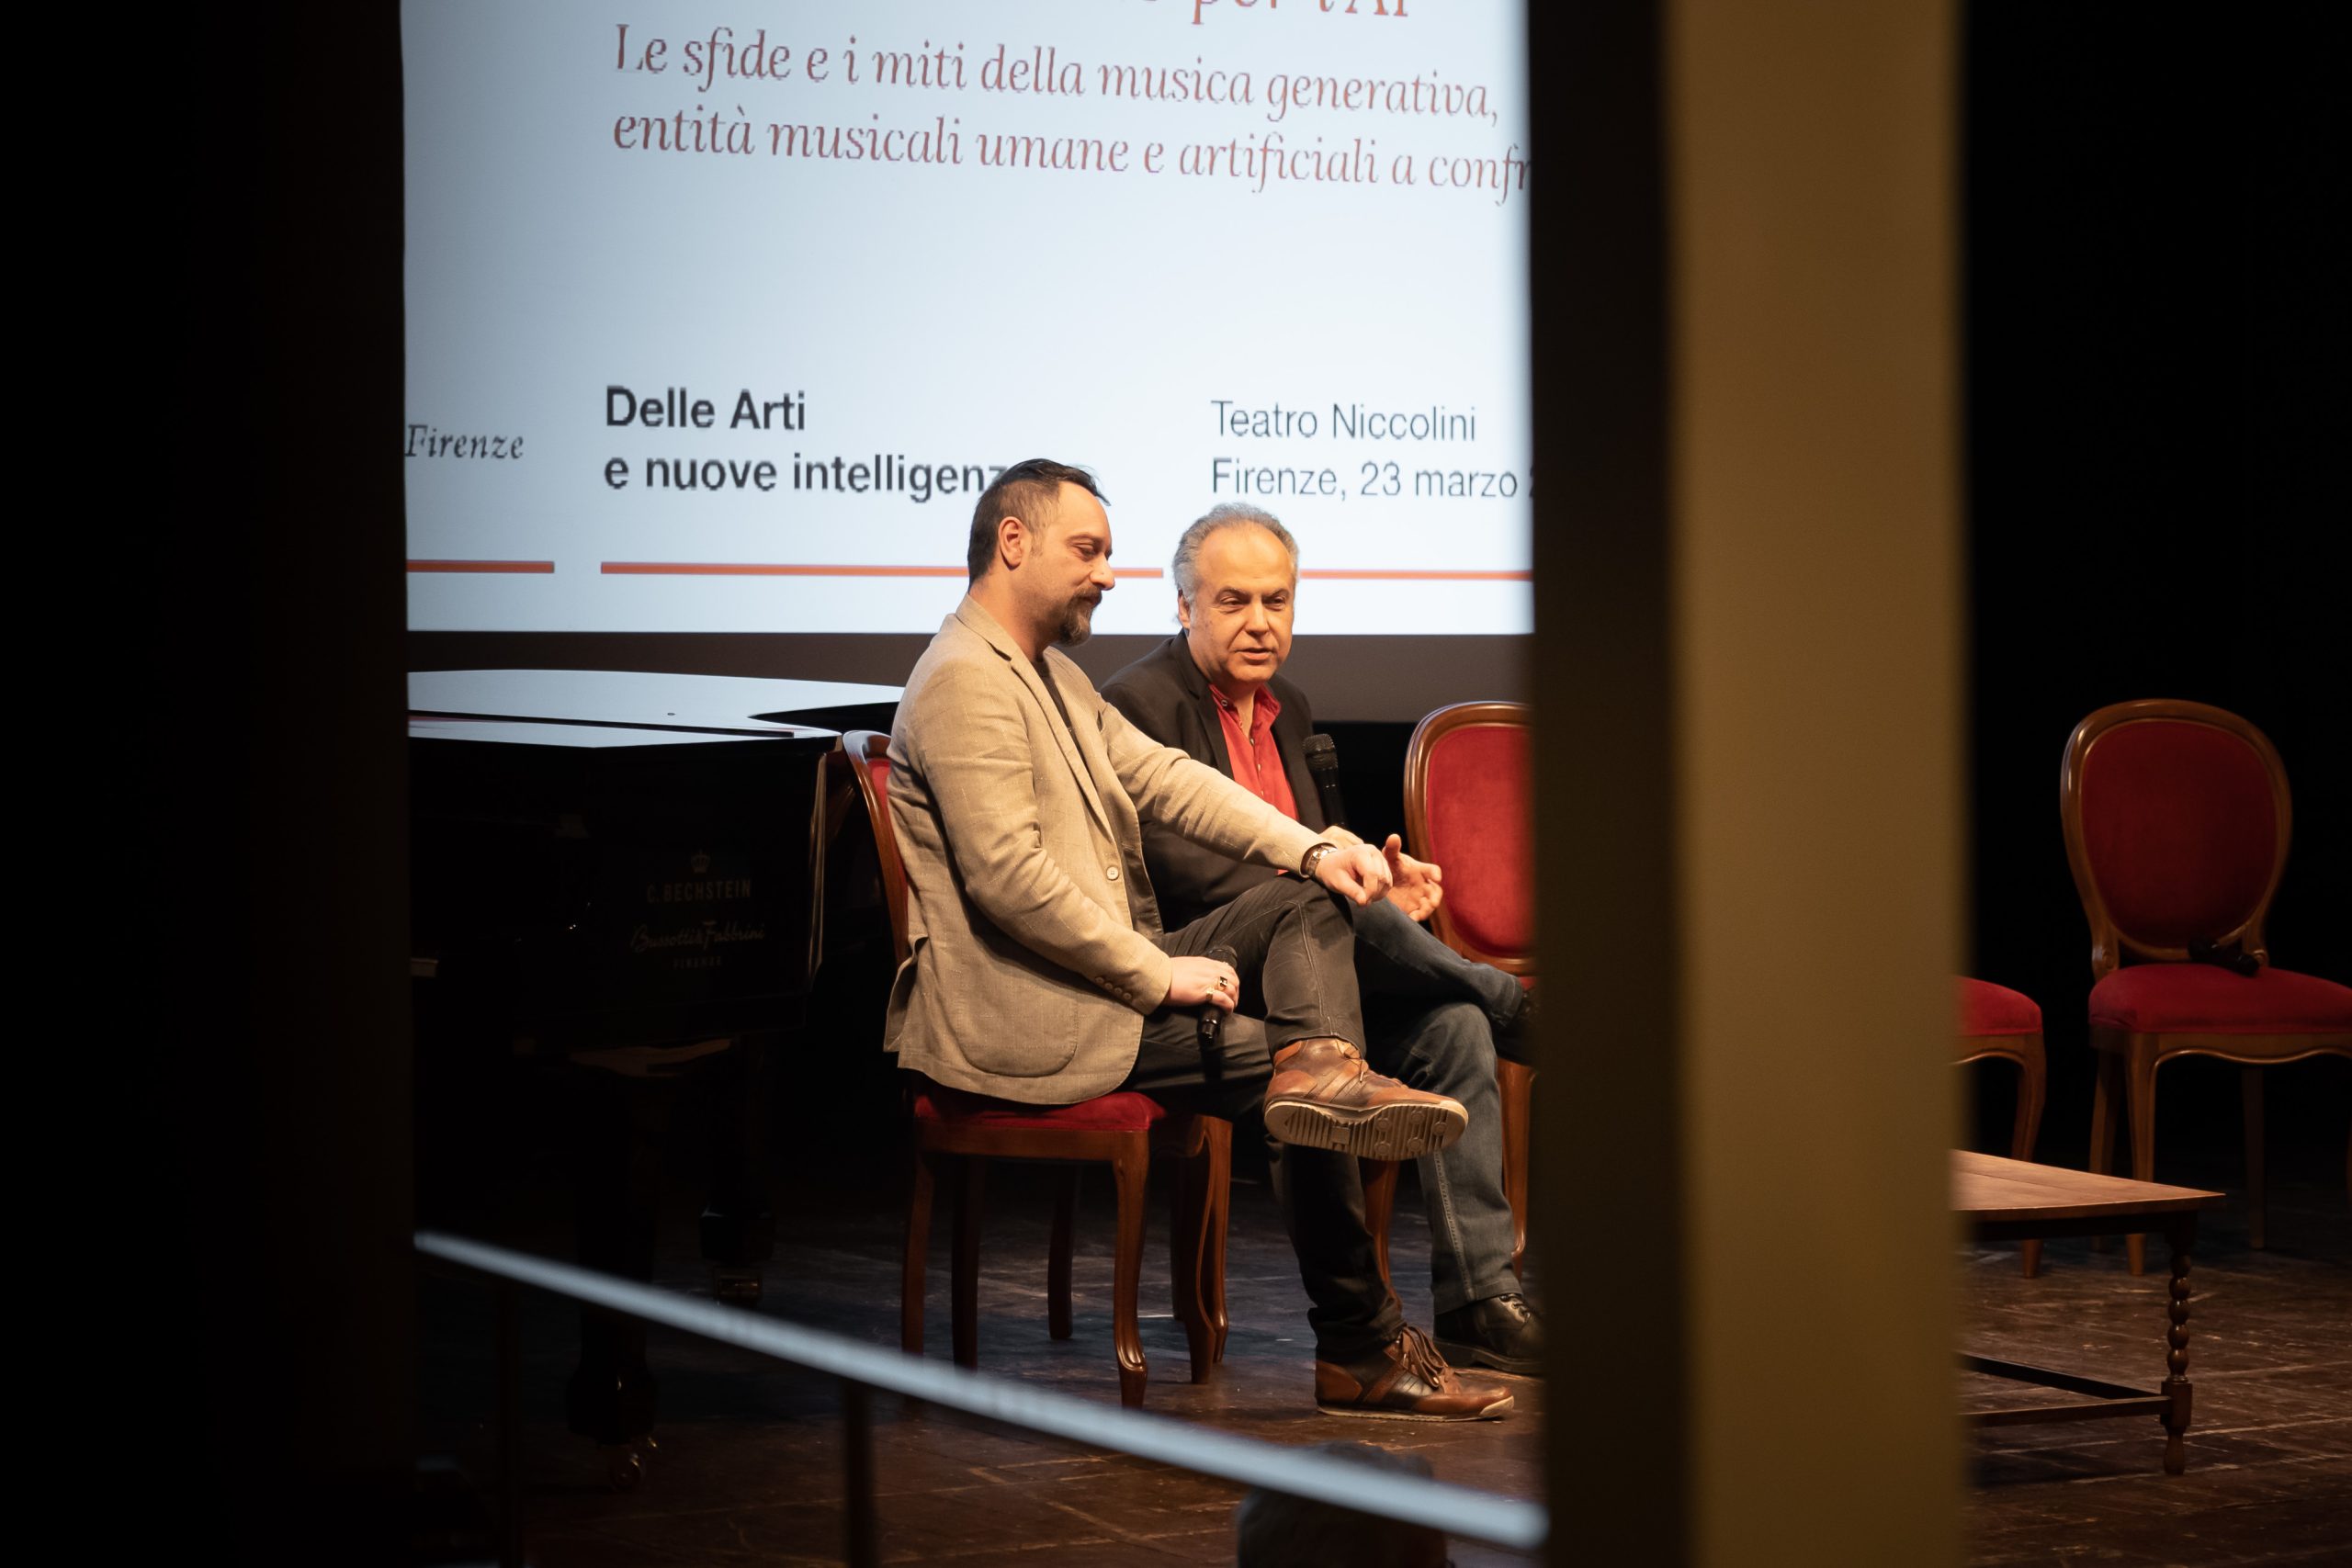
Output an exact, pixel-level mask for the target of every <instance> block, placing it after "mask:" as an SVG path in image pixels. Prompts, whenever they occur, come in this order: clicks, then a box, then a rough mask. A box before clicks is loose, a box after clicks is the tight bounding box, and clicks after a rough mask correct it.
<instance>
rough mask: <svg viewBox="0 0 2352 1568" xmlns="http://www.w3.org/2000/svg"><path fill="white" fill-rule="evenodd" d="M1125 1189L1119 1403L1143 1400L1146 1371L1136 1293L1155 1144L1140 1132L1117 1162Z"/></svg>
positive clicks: (1117, 1259)
mask: <svg viewBox="0 0 2352 1568" xmlns="http://www.w3.org/2000/svg"><path fill="white" fill-rule="evenodd" d="M1111 1174H1112V1177H1113V1179H1114V1180H1115V1181H1116V1182H1117V1184H1118V1189H1119V1236H1118V1244H1117V1250H1116V1251H1115V1253H1114V1256H1113V1261H1112V1278H1111V1339H1112V1343H1113V1345H1114V1347H1115V1348H1116V1349H1117V1351H1118V1356H1119V1403H1120V1404H1124V1405H1126V1406H1127V1407H1129V1408H1130V1409H1132V1408H1134V1407H1136V1406H1137V1405H1140V1404H1143V1391H1144V1381H1145V1377H1146V1371H1145V1366H1144V1359H1143V1335H1142V1332H1141V1331H1140V1330H1139V1329H1138V1327H1137V1326H1136V1304H1137V1303H1136V1298H1137V1295H1138V1292H1139V1291H1140V1288H1141V1285H1142V1280H1143V1208H1144V1189H1145V1187H1146V1186H1147V1185H1148V1181H1149V1179H1150V1176H1151V1152H1150V1145H1148V1144H1147V1143H1146V1142H1145V1141H1144V1134H1141V1133H1137V1134H1135V1135H1134V1137H1133V1138H1131V1139H1129V1140H1128V1142H1127V1145H1126V1146H1125V1147H1123V1148H1121V1149H1120V1151H1119V1154H1118V1156H1117V1157H1116V1158H1114V1160H1113V1161H1112V1162H1111Z"/></svg>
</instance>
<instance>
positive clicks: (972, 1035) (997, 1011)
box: [884, 598, 1318, 1105]
mask: <svg viewBox="0 0 2352 1568" xmlns="http://www.w3.org/2000/svg"><path fill="white" fill-rule="evenodd" d="M1046 670H1047V671H1048V672H1049V674H1050V675H1051V678H1052V680H1053V682H1054V686H1055V689H1056V690H1057V691H1058V692H1059V693H1060V694H1061V699H1062V703H1063V704H1064V705H1066V706H1067V707H1068V708H1069V725H1067V726H1065V725H1064V724H1063V723H1062V717H1061V714H1060V712H1059V711H1058V710H1057V708H1056V707H1055V705H1054V699H1053V697H1052V696H1051V695H1049V694H1047V692H1046V686H1045V682H1044V681H1042V680H1041V679H1040V678H1039V676H1038V671H1037V668H1036V666H1035V665H1033V664H1032V663H1030V661H1029V660H1028V658H1027V656H1026V655H1024V654H1023V652H1022V651H1021V649H1019V648H1018V647H1017V646H1016V645H1015V644H1014V643H1013V641H1012V637H1009V636H1008V635H1007V634H1006V633H1005V631H1004V628H1003V627H1001V626H999V625H998V624H997V622H996V618H995V617H994V616H992V615H989V613H988V612H987V611H986V610H984V609H982V608H981V607H980V606H979V605H978V604H974V603H973V602H972V601H971V600H970V599H969V598H967V599H966V600H965V601H964V602H963V603H962V604H959V605H957V606H956V613H955V614H954V615H951V616H949V617H948V618H947V619H946V620H945V621H944V622H943V623H942V624H941V626H940V628H939V635H938V636H937V637H933V638H932V641H931V646H930V648H928V649H925V650H924V652H923V656H922V659H921V660H918V661H917V662H916V664H915V668H914V673H913V674H911V675H910V676H909V677H908V678H907V685H906V691H905V694H904V695H902V696H901V697H900V698H899V715H898V719H897V721H896V722H895V723H893V724H892V725H891V727H890V820H891V823H892V825H893V826H894V827H895V828H896V829H897V831H898V838H899V858H900V859H901V860H902V861H903V862H904V863H905V864H906V873H907V938H908V944H909V947H910V956H909V957H908V959H907V961H906V962H905V963H904V964H900V965H899V973H898V976H897V978H896V980H895V982H894V983H893V984H892V986H891V987H890V1012H889V1019H888V1024H887V1026H886V1032H885V1037H884V1038H885V1043H886V1044H887V1046H888V1049H890V1050H893V1051H896V1052H897V1053H898V1054H899V1065H900V1066H906V1067H911V1068H914V1069H915V1070H917V1071H919V1072H922V1073H923V1074H925V1075H927V1076H928V1077H931V1078H933V1079H934V1080H935V1081H937V1082H939V1083H943V1084H946V1085H948V1086H950V1087H951V1088H955V1089H969V1090H972V1091H974V1092H975V1093H979V1094H990V1095H996V1096H999V1097H1001V1098H1002V1099H1006V1100H1021V1101H1023V1102H1026V1103H1029V1104H1035V1105H1067V1104H1070V1103H1073V1102H1075V1101H1077V1100H1086V1099H1090V1098H1091V1097H1092V1096H1094V1095H1098V1094H1103V1093H1106V1092H1108V1091H1109V1090H1111V1089H1115V1088H1117V1087H1118V1085H1119V1083H1120V1080H1122V1079H1123V1078H1125V1077H1126V1076H1127V1074H1128V1072H1129V1071H1130V1070H1131V1069H1132V1068H1133V1067H1134V1066H1135V1060H1136V1045H1137V1043H1138V1042H1139V1041H1140V1040H1141V1039H1142V1036H1143V1021H1144V1016H1145V1015H1146V1014H1147V1013H1148V1012H1150V1011H1152V1010H1154V1009H1156V1008H1157V1007H1159V1004H1160V1002H1161V1001H1162V1000H1164V999H1165V998H1166V997H1167V995H1168V985H1169V979H1170V973H1171V971H1170V961H1169V958H1168V955H1167V954H1166V953H1162V952H1160V950H1159V948H1158V947H1157V946H1156V945H1154V944H1153V942H1152V940H1151V939H1152V938H1153V937H1154V936H1155V935H1157V934H1159V930H1160V927H1159V907H1158V905H1157V904H1156V903H1155V902H1154V901H1153V898H1152V895H1151V883H1150V879H1149V877H1148V875H1147V874H1146V873H1145V871H1144V861H1143V828H1142V823H1143V821H1144V819H1146V818H1148V819H1150V820H1151V821H1154V822H1157V823H1159V824H1161V825H1164V826H1166V827H1168V828H1170V829H1173V830H1174V831H1175V832H1177V833H1180V834H1182V836H1184V837H1185V838H1188V839H1192V840H1195V841H1197V842H1200V843H1203V844H1205V845H1208V846H1210V847H1211V848H1214V849H1216V850H1220V851H1222V852H1225V853H1226V854H1228V855H1232V856H1235V857H1237V858H1240V859H1247V860H1252V861H1257V862H1260V863H1264V864H1268V865H1278V866H1295V865H1297V864H1298V863H1299V859H1300V857H1301V856H1303V855H1304V854H1306V851H1307V849H1308V848H1309V847H1310V846H1312V845H1313V844H1314V843H1315V842H1316V841H1317V837H1318V835H1317V834H1316V833H1314V832H1313V831H1311V830H1309V829H1306V828H1304V827H1301V826H1300V825H1299V824H1298V823H1296V822H1295V821H1293V820H1291V818H1288V817H1285V816H1283V814H1282V813H1281V812H1279V811H1277V810H1275V809H1274V808H1273V807H1271V806H1268V805H1267V804H1266V803H1265V802H1264V801H1262V800H1261V799H1259V798H1258V797H1257V796H1256V795H1252V794H1250V792H1249V791H1248V790H1246V789H1244V788H1242V787H1241V786H1240V785H1239V784H1235V783H1234V782H1233V781H1232V780H1231V779H1228V778H1227V777H1226V776H1225V775H1224V774H1223V773H1218V772H1217V771H1216V769H1215V768H1211V767H1207V766H1204V765H1203V764H1202V763H1200V762H1196V761H1193V759H1192V758H1190V757H1188V756H1186V755H1185V754H1184V753H1183V752H1182V751H1179V750H1176V749H1175V748H1174V747H1172V746H1162V745H1160V744H1159V742H1158V741H1156V740H1153V739H1150V738H1149V737H1148V736H1147V735H1145V734H1144V733H1143V732H1142V731H1141V730H1139V729H1137V728H1136V727H1135V726H1134V725H1132V724H1129V723H1128V722H1127V720H1126V718H1125V716H1123V715H1122V714H1121V713H1120V712H1119V710H1118V709H1116V708H1114V707H1113V706H1111V705H1109V704H1108V703H1106V702H1104V701H1103V699H1102V698H1101V697H1100V696H1099V695H1097V694H1095V691H1094V687H1093V685H1092V683H1091V682H1089V681H1088V680H1087V678H1086V673H1085V671H1081V670H1080V669H1079V667H1078V666H1077V665H1076V664H1074V663H1072V662H1071V661H1070V660H1069V658H1068V657H1067V656H1065V655H1064V654H1062V653H1061V652H1060V651H1059V650H1057V649H1049V650H1047V652H1046Z"/></svg>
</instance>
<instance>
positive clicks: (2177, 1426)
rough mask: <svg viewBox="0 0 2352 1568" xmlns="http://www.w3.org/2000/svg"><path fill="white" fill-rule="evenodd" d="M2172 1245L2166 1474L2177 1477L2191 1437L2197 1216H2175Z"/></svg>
mask: <svg viewBox="0 0 2352 1568" xmlns="http://www.w3.org/2000/svg"><path fill="white" fill-rule="evenodd" d="M2165 1237H2166V1239H2167V1240H2169V1241H2170V1242H2171V1243H2172V1285H2171V1297H2172V1300H2171V1303H2170V1304H2169V1306H2168V1308H2167V1312H2168V1314H2169V1316H2170V1317H2171V1320H2172V1325H2171V1327H2170V1328H2169V1329H2168V1330H2167V1331H2166V1333H2165V1342H2166V1344H2167V1345H2168V1346H2169V1347H2170V1348H2169V1350H2168V1351H2167V1353H2166V1355H2165V1371H2166V1373H2167V1375H2166V1377H2165V1393H2167V1394H2170V1395H2171V1396H2172V1408H2171V1409H2170V1410H2167V1411H2166V1412H2165V1415H2164V1416H2163V1421H2164V1424H2165V1474H2166V1475H2178V1474H2179V1473H2180V1472H2181V1471H2182V1470H2183V1469H2185V1468H2186V1467H2187V1465H2188V1455H2187V1453H2186V1452H2185V1450H2183V1448H2182V1439H2183V1438H2186V1437H2187V1436H2188V1408H2189V1398H2190V1394H2191V1390H2190V1388H2189V1382H2188V1254H2189V1249H2190V1248H2191V1247H2194V1246H2195V1245H2196V1241H2197V1216H2196V1215H2195V1214H2194V1213H2187V1214H2177V1215H2175V1216H2174V1217H2173V1219H2172V1221H2171V1223H2170V1224H2167V1225H2166V1226H2165Z"/></svg>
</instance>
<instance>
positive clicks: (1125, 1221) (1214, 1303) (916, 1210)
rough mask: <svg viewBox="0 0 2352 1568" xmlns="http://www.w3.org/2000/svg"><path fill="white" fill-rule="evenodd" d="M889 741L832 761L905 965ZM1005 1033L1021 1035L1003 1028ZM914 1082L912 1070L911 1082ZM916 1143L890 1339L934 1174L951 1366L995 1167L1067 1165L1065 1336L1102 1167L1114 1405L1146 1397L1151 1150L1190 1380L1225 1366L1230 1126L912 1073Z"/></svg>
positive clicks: (975, 1353)
mask: <svg viewBox="0 0 2352 1568" xmlns="http://www.w3.org/2000/svg"><path fill="white" fill-rule="evenodd" d="M889 745H890V738H889V737H888V736H887V735H880V734H876V732H874V731H872V730H854V731H852V732H851V733H850V734H848V735H845V736H843V737H842V752H841V755H842V759H843V761H844V763H845V764H846V765H847V766H848V767H849V768H850V770H851V772H852V773H854V778H855V782H856V785H857V789H858V792H859V794H860V795H862V796H863V797H864V800H865V813H866V818H867V820H868V821H869V822H870V823H871V824H872V826H873V829H874V847H875V852H876V858H877V859H878V860H879V862H880V864H881V872H882V891H883V897H884V899H885V901H886V903H887V904H888V908H889V915H890V931H891V935H892V937H893V940H894V942H895V943H896V946H897V952H898V956H899V962H900V963H904V962H906V959H907V954H908V946H907V878H906V870H905V867H904V865H903V864H902V863H900V861H899V846H898V838H897V835H896V833H895V832H894V830H893V829H892V827H891V823H890V807H889V802H888V785H889V775H890V759H889ZM1008 1027H1018V1024H1017V1022H1009V1023H1008ZM910 1076H913V1075H910ZM910 1110H911V1111H912V1114H913V1124H914V1145H915V1179H914V1192H913V1196H912V1198H911V1200H910V1201H909V1203H908V1206H907V1243H906V1254H905V1258H904V1262H903V1265H902V1272H901V1274H900V1277H899V1345H900V1347H901V1348H904V1349H905V1350H906V1351H907V1352H908V1354H910V1355H916V1356H919V1355H921V1354H922V1319H923V1275H924V1266H925V1262H926V1258H927V1254H928V1252H929V1249H930V1241H931V1209H932V1197H933V1190H934V1189H935V1187H936V1186H937V1184H938V1179H939V1178H940V1177H941V1176H942V1175H946V1176H949V1177H950V1178H951V1179H953V1181H954V1184H955V1190H956V1232H955V1247H954V1266H953V1267H954V1272H953V1275H952V1284H951V1289H950V1300H951V1302H952V1303H953V1312H952V1317H953V1322H954V1335H955V1338H954V1347H955V1356H956V1364H957V1365H958V1366H965V1367H977V1366H978V1365H979V1280H980V1251H979V1248H980V1207H981V1194H982V1190H983V1186H984V1178H985V1175H986V1172H987V1168H988V1162H989V1161H990V1160H992V1159H1018V1160H1047V1161H1056V1162H1072V1163H1069V1169H1068V1170H1067V1171H1066V1172H1065V1173H1064V1177H1063V1179H1062V1182H1061V1184H1060V1186H1059V1187H1058V1189H1057V1190H1056V1192H1055V1197H1054V1228H1053V1238H1052V1242H1051V1244H1050V1252H1049V1255H1048V1258H1047V1261H1046V1323H1047V1326H1048V1329H1049V1331H1050V1332H1051V1333H1052V1335H1053V1337H1055V1338H1057V1339H1067V1338H1069V1337H1070V1303H1069V1276H1070V1247H1071V1239H1072V1232H1073V1230H1074V1228H1075V1220H1076V1215H1077V1207H1078V1177H1079V1169H1080V1165H1082V1164H1084V1163H1088V1162H1100V1163H1102V1164H1105V1165H1108V1166H1109V1167H1110V1168H1111V1174H1112V1178H1113V1180H1114V1182H1115V1183H1116V1185H1117V1189H1118V1198H1119V1222H1118V1235H1117V1239H1116V1243H1115V1247H1114V1253H1113V1264H1112V1293H1111V1337H1112V1340H1113V1344H1114V1349H1115V1350H1116V1352H1117V1354H1118V1359H1119V1402H1120V1403H1121V1404H1126V1405H1139V1404H1142V1403H1143V1396H1144V1388H1145V1385H1146V1382H1147V1381H1148V1368H1147V1366H1146V1363H1145V1360H1144V1353H1143V1338H1142V1335H1141V1334H1140V1332H1139V1331H1138V1328H1137V1324H1136V1296H1137V1292H1138V1286H1139V1283H1140V1280H1141V1277H1142V1271H1143V1234H1144V1188H1145V1185H1146V1181H1147V1179H1148V1176H1149V1173H1150V1166H1151V1156H1153V1155H1154V1154H1168V1155H1174V1156H1178V1164H1177V1168H1176V1171H1177V1175H1176V1182H1175V1186H1174V1190H1173V1192H1172V1195H1171V1199H1172V1201H1171V1214H1172V1221H1173V1224H1172V1230H1173V1235H1171V1238H1170V1243H1171V1247H1172V1251H1173V1258H1172V1259H1171V1269H1170V1272H1171V1273H1172V1275H1173V1277H1174V1284H1175V1296H1176V1302H1175V1312H1176V1318H1177V1321H1178V1322H1180V1323H1182V1325H1184V1337H1185V1341H1186V1345H1187V1348H1189V1350H1190V1351H1191V1355H1192V1363H1193V1382H1206V1381H1207V1379H1208V1375H1209V1369H1210V1368H1211V1367H1212V1366H1214V1365H1215V1364H1216V1362H1218V1361H1221V1360H1223V1359H1225V1340H1226V1326H1227V1325H1226V1315H1225V1237H1226V1220H1227V1213H1228V1212H1229V1205H1230V1201H1231V1190H1230V1188H1231V1182H1230V1176H1231V1170H1232V1158H1233V1125H1232V1123H1231V1122H1227V1121H1225V1120H1223V1119H1222V1118H1219V1117H1215V1116H1170V1115H1169V1114H1168V1113H1167V1111H1165V1110H1163V1109H1162V1108H1161V1106H1160V1105H1159V1101H1157V1100H1153V1099H1151V1098H1150V1097H1149V1096H1148V1095H1143V1094H1133V1093H1123V1094H1105V1095H1099V1096H1097V1097H1096V1098H1094V1099H1092V1100H1081V1101H1080V1102H1079V1103H1078V1104H1076V1105H1057V1106H1044V1105H1024V1104H1019V1103H1016V1102H1013V1101H1011V1100H991V1099H989V1098H988V1097H987V1096H984V1095H977V1094H967V1093H965V1092H963V1091H961V1090H957V1089H948V1088H945V1087H944V1086H942V1085H939V1084H934V1083H932V1082H930V1081H929V1080H928V1079H921V1078H919V1079H918V1087H917V1088H916V1089H914V1090H913V1092H912V1093H911V1094H910Z"/></svg>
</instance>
